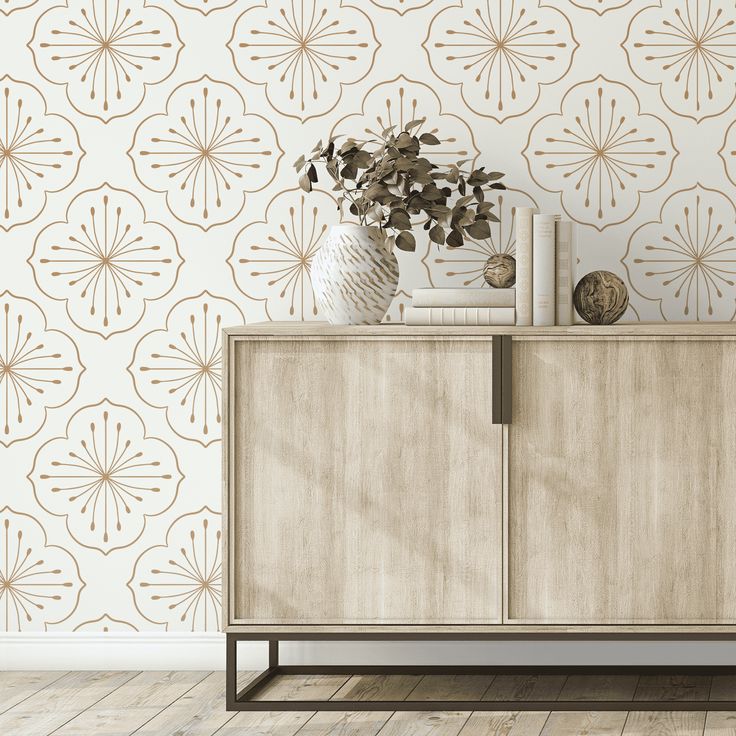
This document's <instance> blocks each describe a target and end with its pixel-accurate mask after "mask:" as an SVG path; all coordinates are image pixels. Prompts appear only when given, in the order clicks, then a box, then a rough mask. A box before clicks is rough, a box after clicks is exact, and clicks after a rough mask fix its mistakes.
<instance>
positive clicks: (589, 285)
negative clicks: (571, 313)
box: [572, 271, 629, 325]
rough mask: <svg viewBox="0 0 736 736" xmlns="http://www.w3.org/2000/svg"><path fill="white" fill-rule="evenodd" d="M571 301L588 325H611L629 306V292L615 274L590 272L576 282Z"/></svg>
mask: <svg viewBox="0 0 736 736" xmlns="http://www.w3.org/2000/svg"><path fill="white" fill-rule="evenodd" d="M572 301H573V304H574V305H575V311H576V312H577V313H578V314H579V315H580V316H581V317H582V318H583V319H584V320H585V321H586V322H588V323H589V324H591V325H612V324H613V323H614V322H616V321H617V320H619V319H621V317H622V316H623V313H624V312H625V311H626V307H628V306H629V292H628V290H627V289H626V284H624V282H623V281H621V279H620V278H619V277H618V276H616V274H615V273H611V272H610V271H591V272H590V273H588V274H586V275H585V276H583V278H581V279H580V281H578V285H577V286H576V287H575V293H574V294H573V296H572Z"/></svg>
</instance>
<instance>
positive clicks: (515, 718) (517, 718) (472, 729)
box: [460, 710, 549, 736]
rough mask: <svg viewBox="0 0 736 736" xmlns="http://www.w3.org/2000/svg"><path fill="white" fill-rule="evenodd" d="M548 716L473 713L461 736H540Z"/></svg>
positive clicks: (537, 714)
mask: <svg viewBox="0 0 736 736" xmlns="http://www.w3.org/2000/svg"><path fill="white" fill-rule="evenodd" d="M548 716H549V713H546V712H536V711H531V710H529V711H506V712H504V711H497V712H495V713H494V712H488V713H473V714H472V715H471V716H470V718H468V721H467V723H466V724H465V726H464V727H463V730H462V731H461V732H460V736H539V734H540V733H541V732H542V728H544V724H545V722H546V720H547V717H548Z"/></svg>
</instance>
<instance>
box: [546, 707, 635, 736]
mask: <svg viewBox="0 0 736 736" xmlns="http://www.w3.org/2000/svg"><path fill="white" fill-rule="evenodd" d="M626 715H627V714H626V711H623V712H622V711H615V710H611V711H584V710H581V711H571V712H560V713H550V714H549V718H548V719H547V722H546V723H545V725H544V729H542V736H620V734H621V732H622V731H623V728H624V724H625V723H626Z"/></svg>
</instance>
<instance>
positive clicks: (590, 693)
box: [558, 675, 639, 700]
mask: <svg viewBox="0 0 736 736" xmlns="http://www.w3.org/2000/svg"><path fill="white" fill-rule="evenodd" d="M638 680H639V676H638V675H570V677H568V678H567V681H566V682H565V685H564V687H563V688H562V691H561V692H560V696H559V698H558V700H633V698H634V692H635V691H636V684H637V682H638Z"/></svg>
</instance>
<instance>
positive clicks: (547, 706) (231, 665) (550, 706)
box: [225, 634, 736, 711]
mask: <svg viewBox="0 0 736 736" xmlns="http://www.w3.org/2000/svg"><path fill="white" fill-rule="evenodd" d="M310 638H311V639H314V638H316V637H314V636H311V637H310ZM325 638H327V637H325ZM264 639H265V641H268V668H267V669H266V670H265V671H263V672H262V673H260V674H259V675H258V676H257V677H256V678H255V679H253V680H250V682H248V684H247V685H246V687H244V688H243V689H242V690H241V691H240V692H238V691H237V678H238V669H237V643H238V641H239V640H248V641H255V640H257V639H256V638H254V637H253V636H252V635H247V634H227V658H226V678H225V687H226V699H225V700H226V707H227V710H255V711H262V710H340V711H343V710H344V711H353V710H378V711H394V710H403V711H411V710H464V711H469V710H498V711H518V710H538V711H541V710H545V711H548V710H628V711H631V710H701V711H702V710H723V711H736V700H724V701H713V700H711V701H685V700H678V701H671V700H670V701H666V700H661V701H628V700H623V701H611V700H608V701H592V700H577V701H562V700H555V701H523V700H522V701H488V700H484V701H453V700H450V701H411V700H410V701H388V700H371V701H365V700H363V701H353V700H266V699H262V698H260V697H258V695H259V693H260V691H262V690H263V688H264V687H265V686H266V685H267V684H268V683H269V682H270V681H271V680H273V679H274V677H276V676H277V675H283V674H295V675H309V674H324V675H328V674H330V675H344V676H345V677H349V676H351V675H371V674H372V675H398V674H413V675H428V674H434V675H456V674H483V675H489V676H491V675H504V674H506V675H537V676H538V675H548V674H558V675H559V674H565V675H572V674H575V675H602V674H606V675H612V674H638V675H644V674H659V675H664V674H667V675H674V674H677V675H686V674H700V675H712V676H715V675H734V674H736V667H727V666H714V667H703V666H698V667H687V666H686V667H674V666H661V667H657V666H647V667H641V666H629V667H606V666H590V667H587V666H586V667H565V666H553V667H528V666H524V667H497V666H426V665H421V666H415V665H391V666H389V665H386V666H382V665H370V666H360V665H355V666H351V665H347V666H346V665H339V666H334V665H298V666H297V665H282V664H279V641H278V640H276V639H271V638H269V637H268V635H266V636H265V637H264ZM264 639H261V641H263V640H264Z"/></svg>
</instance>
